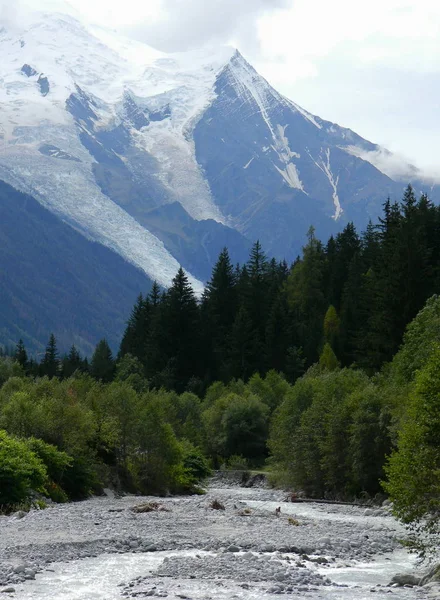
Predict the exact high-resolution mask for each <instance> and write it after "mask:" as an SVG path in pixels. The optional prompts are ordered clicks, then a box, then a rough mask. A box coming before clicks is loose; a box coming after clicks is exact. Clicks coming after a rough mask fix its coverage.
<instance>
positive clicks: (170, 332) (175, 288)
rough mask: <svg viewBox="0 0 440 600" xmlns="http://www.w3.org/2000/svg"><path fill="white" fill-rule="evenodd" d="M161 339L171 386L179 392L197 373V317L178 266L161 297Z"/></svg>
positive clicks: (198, 362)
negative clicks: (170, 369)
mask: <svg viewBox="0 0 440 600" xmlns="http://www.w3.org/2000/svg"><path fill="white" fill-rule="evenodd" d="M162 327H163V330H162V339H163V342H164V352H165V356H166V358H167V364H170V361H172V363H173V369H174V373H175V389H176V391H178V392H183V391H185V389H186V386H187V384H188V381H189V380H190V378H191V377H192V376H198V375H199V373H200V362H201V356H200V352H201V350H200V320H199V307H198V304H197V300H196V296H195V294H194V291H193V289H192V287H191V285H190V283H189V281H188V277H187V275H186V273H185V271H184V270H183V269H182V267H180V269H179V271H178V272H177V275H176V276H175V277H174V279H173V281H172V284H171V287H170V289H169V290H168V293H167V295H166V298H165V300H164V307H163V319H162Z"/></svg>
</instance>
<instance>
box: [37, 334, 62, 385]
mask: <svg viewBox="0 0 440 600" xmlns="http://www.w3.org/2000/svg"><path fill="white" fill-rule="evenodd" d="M59 367H60V361H59V358H58V350H57V342H56V339H55V336H54V334H53V333H51V334H50V338H49V342H48V344H47V346H46V352H45V354H44V358H43V360H42V361H41V365H40V373H41V375H43V376H44V375H46V376H47V377H49V378H52V377H56V376H57V375H58V374H59Z"/></svg>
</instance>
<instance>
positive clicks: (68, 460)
mask: <svg viewBox="0 0 440 600" xmlns="http://www.w3.org/2000/svg"><path fill="white" fill-rule="evenodd" d="M24 441H25V443H26V445H27V447H28V448H29V450H30V451H31V452H33V453H34V454H35V455H36V456H37V457H38V458H39V459H40V460H41V461H42V462H43V464H44V466H45V467H46V471H47V475H48V477H49V479H50V481H52V482H53V483H55V484H57V485H61V484H62V482H63V476H64V474H65V472H66V470H67V469H68V468H69V467H71V466H72V464H73V459H72V457H71V456H69V455H68V454H66V452H60V451H59V450H58V449H57V448H56V447H55V446H53V445H52V444H46V442H43V440H39V439H37V438H34V437H31V438H28V439H26V440H24Z"/></svg>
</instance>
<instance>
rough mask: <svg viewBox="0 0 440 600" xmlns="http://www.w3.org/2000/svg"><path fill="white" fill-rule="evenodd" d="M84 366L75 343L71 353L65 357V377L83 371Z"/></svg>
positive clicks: (63, 370)
mask: <svg viewBox="0 0 440 600" xmlns="http://www.w3.org/2000/svg"><path fill="white" fill-rule="evenodd" d="M82 367H83V361H82V359H81V356H80V354H79V352H78V350H77V349H76V347H75V345H74V344H73V345H72V347H71V348H70V350H69V354H68V355H67V356H66V357H65V358H64V359H63V369H62V372H63V377H64V378H66V379H67V378H68V377H71V376H72V375H73V374H74V373H75V372H77V371H81V370H82Z"/></svg>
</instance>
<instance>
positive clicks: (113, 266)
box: [0, 181, 151, 354]
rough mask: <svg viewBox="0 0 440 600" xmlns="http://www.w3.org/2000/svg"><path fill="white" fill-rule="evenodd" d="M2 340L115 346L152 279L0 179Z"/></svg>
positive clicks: (31, 345)
mask: <svg viewBox="0 0 440 600" xmlns="http://www.w3.org/2000/svg"><path fill="white" fill-rule="evenodd" d="M0 245H1V248H2V251H1V253H0V306H1V310H0V342H1V343H2V344H6V345H13V344H16V343H17V341H18V339H19V338H23V340H24V342H25V345H26V347H27V348H28V349H30V350H32V351H34V352H41V351H43V350H44V345H45V343H46V342H47V340H48V338H49V335H50V333H51V332H53V333H54V334H55V336H56V338H57V340H58V342H59V348H60V349H61V350H68V348H69V346H70V345H71V344H72V343H75V344H76V345H77V347H78V348H80V349H81V351H83V352H84V353H88V354H90V353H91V351H92V350H93V348H94V346H95V344H96V343H97V342H98V340H99V339H101V338H102V337H104V336H106V337H107V338H108V340H109V343H110V344H111V346H112V347H113V349H115V350H116V349H117V348H118V345H119V342H120V337H121V335H122V332H123V330H124V328H125V322H126V320H127V318H128V316H129V314H130V310H131V308H132V306H133V304H134V302H135V300H136V297H137V296H138V295H139V293H144V294H145V293H147V292H148V291H149V289H150V287H151V281H150V280H149V279H148V278H147V277H146V276H145V275H144V273H142V271H140V270H139V269H137V268H135V267H133V266H131V265H129V264H127V263H126V262H125V261H124V260H123V259H122V258H121V257H120V256H118V255H117V254H116V253H115V252H113V251H111V250H109V249H107V248H105V247H104V246H102V245H100V244H96V243H94V242H91V241H89V240H87V239H86V238H85V237H84V236H82V235H81V234H80V233H78V232H76V231H74V230H73V229H72V228H71V227H69V226H68V225H67V224H65V223H63V222H62V221H60V219H58V218H57V217H56V216H55V215H53V214H51V213H50V212H49V211H48V210H46V209H45V208H44V207H42V206H41V205H40V204H39V203H38V202H37V201H36V200H35V199H34V198H32V197H31V196H28V195H25V194H21V193H20V192H17V191H16V190H14V189H13V188H11V187H10V186H9V185H7V184H5V183H4V182H1V181H0Z"/></svg>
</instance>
